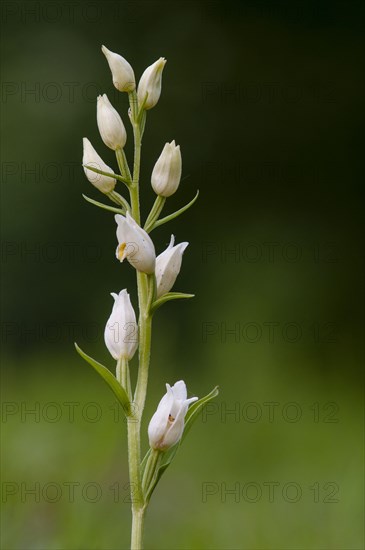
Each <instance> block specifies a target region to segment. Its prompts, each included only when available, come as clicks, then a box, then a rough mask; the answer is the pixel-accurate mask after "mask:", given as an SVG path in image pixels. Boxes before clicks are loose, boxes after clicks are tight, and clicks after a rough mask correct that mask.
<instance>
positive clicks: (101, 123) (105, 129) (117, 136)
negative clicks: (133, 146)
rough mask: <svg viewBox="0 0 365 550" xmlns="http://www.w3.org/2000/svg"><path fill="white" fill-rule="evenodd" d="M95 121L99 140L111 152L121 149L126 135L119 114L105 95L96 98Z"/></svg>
mask: <svg viewBox="0 0 365 550" xmlns="http://www.w3.org/2000/svg"><path fill="white" fill-rule="evenodd" d="M97 121H98V128H99V132H100V135H101V139H102V140H103V142H104V143H105V145H106V146H107V147H110V149H113V151H116V150H117V149H123V147H124V145H125V143H126V141H127V133H126V131H125V128H124V124H123V122H122V119H121V118H120V115H119V113H118V112H117V111H116V110H115V109H114V107H113V106H112V104H111V103H110V101H109V99H108V97H107V95H106V94H104V95H99V96H98V104H97Z"/></svg>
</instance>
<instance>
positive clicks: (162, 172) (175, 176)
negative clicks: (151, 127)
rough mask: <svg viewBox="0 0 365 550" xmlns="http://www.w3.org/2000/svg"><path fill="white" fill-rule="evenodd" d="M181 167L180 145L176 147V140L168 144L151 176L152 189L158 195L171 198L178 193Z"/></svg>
mask: <svg viewBox="0 0 365 550" xmlns="http://www.w3.org/2000/svg"><path fill="white" fill-rule="evenodd" d="M181 165H182V160H181V152H180V145H176V144H175V140H174V141H172V142H171V143H166V144H165V147H164V148H163V150H162V153H161V155H160V156H159V158H158V160H157V162H156V164H155V166H154V168H153V171H152V176H151V183H152V187H153V190H154V192H155V193H156V194H157V195H161V196H162V197H170V196H171V195H173V194H174V193H175V192H176V190H177V188H178V187H179V183H180V179H181Z"/></svg>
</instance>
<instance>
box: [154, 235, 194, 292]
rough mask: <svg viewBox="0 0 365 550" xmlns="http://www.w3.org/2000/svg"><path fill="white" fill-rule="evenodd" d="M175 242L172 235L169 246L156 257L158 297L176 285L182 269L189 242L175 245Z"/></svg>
mask: <svg viewBox="0 0 365 550" xmlns="http://www.w3.org/2000/svg"><path fill="white" fill-rule="evenodd" d="M174 242H175V237H174V235H171V240H170V244H169V246H168V247H167V248H166V250H164V252H162V253H161V254H159V255H158V256H157V258H156V269H155V273H156V284H157V298H160V297H161V296H162V295H163V294H166V292H169V291H170V290H171V289H172V287H173V286H174V284H175V281H176V277H177V276H178V274H179V272H180V269H181V263H182V255H183V253H184V250H185V249H186V247H187V246H188V244H189V243H187V242H184V243H180V244H177V245H176V246H174Z"/></svg>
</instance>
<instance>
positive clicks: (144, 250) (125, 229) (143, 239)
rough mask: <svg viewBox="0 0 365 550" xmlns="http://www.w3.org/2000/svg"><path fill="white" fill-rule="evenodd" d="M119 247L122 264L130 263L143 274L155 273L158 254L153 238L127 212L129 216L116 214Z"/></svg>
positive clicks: (117, 254)
mask: <svg viewBox="0 0 365 550" xmlns="http://www.w3.org/2000/svg"><path fill="white" fill-rule="evenodd" d="M115 221H116V222H117V224H118V227H117V239H118V243H119V244H118V246H117V251H116V256H117V258H118V260H120V261H121V262H122V261H123V260H124V259H125V258H127V260H128V262H129V263H130V264H131V265H133V267H135V268H136V269H137V271H142V272H143V273H153V272H154V271H155V263H156V253H155V247H154V245H153V242H152V240H151V237H150V236H149V235H148V233H146V231H145V230H144V229H142V227H140V226H139V225H138V223H137V222H136V221H135V220H134V219H133V218H132V216H131V215H130V214H129V212H127V216H126V217H124V216H121V215H120V214H116V216H115Z"/></svg>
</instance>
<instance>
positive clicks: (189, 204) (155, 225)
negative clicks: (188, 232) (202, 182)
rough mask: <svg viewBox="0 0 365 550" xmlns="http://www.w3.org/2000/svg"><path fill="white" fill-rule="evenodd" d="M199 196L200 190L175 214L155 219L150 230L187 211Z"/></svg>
mask: <svg viewBox="0 0 365 550" xmlns="http://www.w3.org/2000/svg"><path fill="white" fill-rule="evenodd" d="M198 196H199V191H197V193H196V195H195V197H194V198H193V200H191V201H190V202H189V203H188V204H186V205H185V206H183V207H182V208H180V210H177V211H176V212H174V213H173V214H170V215H169V216H165V217H164V218H161V219H160V220H157V221H155V223H154V224H153V226H152V227H151V229H150V231H152V230H153V229H156V227H159V226H160V225H163V224H164V223H167V222H170V221H171V220H173V219H174V218H177V217H178V216H180V214H182V213H183V212H186V210H188V208H190V206H193V204H194V202H195V201H196V199H197V198H198Z"/></svg>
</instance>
